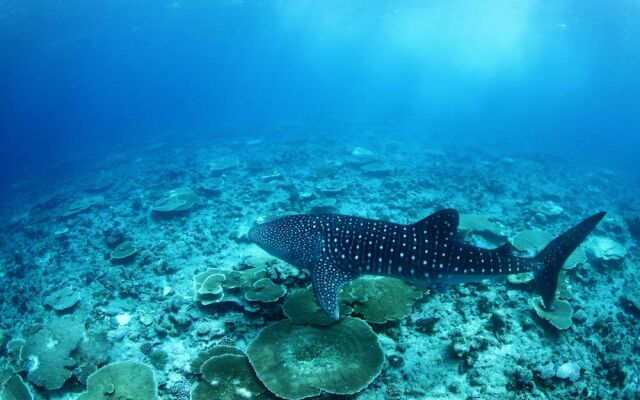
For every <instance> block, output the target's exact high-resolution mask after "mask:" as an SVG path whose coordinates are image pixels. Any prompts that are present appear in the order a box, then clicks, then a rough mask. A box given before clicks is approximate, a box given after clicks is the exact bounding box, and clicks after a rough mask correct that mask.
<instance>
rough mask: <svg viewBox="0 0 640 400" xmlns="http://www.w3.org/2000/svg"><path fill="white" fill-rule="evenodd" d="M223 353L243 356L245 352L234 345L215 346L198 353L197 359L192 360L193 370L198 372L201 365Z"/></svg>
mask: <svg viewBox="0 0 640 400" xmlns="http://www.w3.org/2000/svg"><path fill="white" fill-rule="evenodd" d="M223 354H235V355H239V356H242V355H244V353H243V352H242V350H240V349H238V348H237V347H233V346H215V347H212V348H210V349H208V350H205V351H203V352H202V353H200V354H198V357H196V359H195V360H193V361H192V362H191V372H194V373H198V372H200V367H202V364H204V363H205V362H206V361H207V360H208V359H210V358H211V357H216V356H221V355H223Z"/></svg>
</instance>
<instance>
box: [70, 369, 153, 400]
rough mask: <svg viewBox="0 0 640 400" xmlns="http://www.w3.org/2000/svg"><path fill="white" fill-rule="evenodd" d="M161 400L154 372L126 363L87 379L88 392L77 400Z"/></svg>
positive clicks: (101, 370) (101, 371)
mask: <svg viewBox="0 0 640 400" xmlns="http://www.w3.org/2000/svg"><path fill="white" fill-rule="evenodd" d="M120 399H122V400H129V399H131V400H134V399H135V400H159V398H158V389H157V383H156V378H155V375H154V374H153V370H152V369H151V368H150V367H149V366H148V365H145V364H141V363H137V362H132V361H125V362H119V363H113V364H109V365H106V366H104V367H102V368H100V369H99V370H97V371H96V372H94V373H93V374H91V375H90V376H89V378H87V391H86V392H84V393H82V394H80V396H78V398H77V399H76V400H120Z"/></svg>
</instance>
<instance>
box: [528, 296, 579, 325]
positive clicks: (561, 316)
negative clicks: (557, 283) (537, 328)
mask: <svg viewBox="0 0 640 400" xmlns="http://www.w3.org/2000/svg"><path fill="white" fill-rule="evenodd" d="M529 304H530V305H531V306H532V307H533V309H534V310H535V311H536V314H538V316H539V317H540V318H543V319H545V320H547V321H549V323H550V324H551V325H553V326H555V327H556V328H558V329H560V330H564V329H569V328H570V327H571V325H572V323H573V322H572V320H571V317H573V309H572V308H571V304H569V302H568V301H565V300H559V299H556V300H555V301H554V302H553V306H552V307H551V309H546V308H545V307H544V304H543V302H542V298H540V297H534V298H532V299H531V300H530V301H529Z"/></svg>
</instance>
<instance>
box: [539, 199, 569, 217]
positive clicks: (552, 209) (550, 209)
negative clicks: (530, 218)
mask: <svg viewBox="0 0 640 400" xmlns="http://www.w3.org/2000/svg"><path fill="white" fill-rule="evenodd" d="M531 209H532V210H533V211H535V212H538V213H540V214H542V215H544V216H545V217H557V216H559V215H561V214H562V213H563V212H564V209H563V208H562V207H561V206H559V205H558V204H556V203H554V202H553V201H551V200H547V201H536V202H535V203H533V205H532V207H531Z"/></svg>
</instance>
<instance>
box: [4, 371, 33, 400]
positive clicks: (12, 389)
mask: <svg viewBox="0 0 640 400" xmlns="http://www.w3.org/2000/svg"><path fill="white" fill-rule="evenodd" d="M0 399H1V400H33V395H32V394H31V390H29V387H28V386H27V385H26V384H25V383H24V381H23V380H22V378H21V377H20V375H18V374H15V375H13V376H12V377H11V378H9V380H7V382H6V383H5V384H4V387H3V388H2V391H1V392H0Z"/></svg>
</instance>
